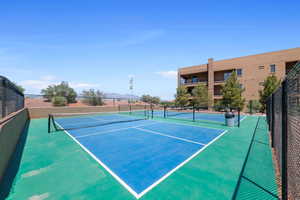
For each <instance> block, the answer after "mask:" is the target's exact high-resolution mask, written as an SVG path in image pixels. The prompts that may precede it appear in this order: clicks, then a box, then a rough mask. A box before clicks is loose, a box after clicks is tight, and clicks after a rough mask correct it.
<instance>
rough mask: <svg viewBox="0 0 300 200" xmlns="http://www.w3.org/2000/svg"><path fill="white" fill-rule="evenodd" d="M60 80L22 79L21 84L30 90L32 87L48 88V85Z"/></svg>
mask: <svg viewBox="0 0 300 200" xmlns="http://www.w3.org/2000/svg"><path fill="white" fill-rule="evenodd" d="M57 83H58V82H53V81H47V80H25V81H21V85H22V86H24V87H25V88H26V90H27V89H29V91H30V90H31V89H44V88H47V87H48V85H53V84H57Z"/></svg>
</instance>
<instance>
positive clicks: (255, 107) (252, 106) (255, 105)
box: [247, 100, 261, 114]
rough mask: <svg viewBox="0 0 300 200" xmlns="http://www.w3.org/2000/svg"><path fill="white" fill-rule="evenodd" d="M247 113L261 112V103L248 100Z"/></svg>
mask: <svg viewBox="0 0 300 200" xmlns="http://www.w3.org/2000/svg"><path fill="white" fill-rule="evenodd" d="M247 108H248V112H249V113H251V114H253V113H258V112H259V111H260V110H261V103H260V102H259V101H258V100H250V101H249V102H248V104H247Z"/></svg>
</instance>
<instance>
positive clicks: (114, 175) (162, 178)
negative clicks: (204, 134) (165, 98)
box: [55, 122, 228, 199]
mask: <svg viewBox="0 0 300 200" xmlns="http://www.w3.org/2000/svg"><path fill="white" fill-rule="evenodd" d="M55 123H56V124H57V125H58V126H60V124H58V123H57V122H55ZM162 123H163V122H162ZM170 124H171V123H170ZM180 125H181V124H180ZM186 126H188V125H186ZM60 127H61V128H62V126H60ZM195 127H198V128H201V127H200V126H195ZM62 129H63V128H62ZM217 130H221V129H217ZM64 132H65V133H66V134H67V135H68V136H69V137H71V138H72V139H73V140H74V141H75V142H76V143H77V144H78V145H79V146H80V147H81V148H82V149H83V150H84V151H86V152H87V153H88V154H89V155H90V156H91V157H92V158H93V159H95V160H96V162H98V163H99V164H100V165H101V166H102V167H103V168H104V169H106V170H107V171H108V172H109V173H110V174H111V175H112V176H113V177H114V178H115V179H116V180H117V181H118V182H119V183H120V184H121V185H123V186H124V187H125V188H126V189H127V190H128V191H129V192H130V193H131V194H132V195H133V196H134V197H135V198H137V199H139V198H140V197H142V196H143V195H144V194H146V193H147V192H148V191H150V190H151V189H152V188H154V187H155V186H156V185H158V184H159V183H161V182H162V181H163V180H165V179H166V178H167V177H169V176H170V175H171V174H173V173H174V172H175V171H177V170H178V169H179V168H181V167H182V166H183V165H185V164H186V163H187V162H189V161H190V160H192V159H193V158H194V157H196V156H197V155H198V154H199V153H201V152H202V151H203V150H204V149H206V148H207V147H208V146H209V145H211V144H212V143H213V142H215V141H216V140H218V139H219V138H220V137H221V136H223V135H224V134H225V133H227V132H228V131H227V130H225V131H223V132H222V133H221V134H220V135H219V136H217V137H216V138H214V139H213V140H212V141H210V142H209V143H207V144H206V145H205V146H204V147H202V148H201V149H199V150H198V151H197V152H195V153H194V154H193V155H192V156H190V157H189V158H187V159H186V160H185V161H183V162H182V163H180V164H179V165H177V166H176V167H175V168H174V169H172V170H171V171H169V172H168V173H167V174H165V175H164V176H163V177H161V178H160V179H159V180H157V181H156V182H154V183H153V184H152V185H150V186H149V187H147V188H146V189H145V190H144V191H142V192H141V193H139V194H137V193H136V192H135V191H134V190H133V189H132V188H131V187H130V186H129V185H127V184H126V183H125V181H123V180H122V179H121V178H120V177H119V176H118V175H116V174H115V173H114V172H113V171H112V170H110V168H109V167H108V166H106V165H105V164H104V163H103V162H102V161H100V160H99V159H98V158H97V157H96V156H95V155H94V154H93V153H91V152H90V151H89V150H88V149H87V148H85V147H84V146H83V145H82V144H81V143H80V142H79V141H78V140H77V139H76V138H75V137H73V136H72V135H71V134H70V133H69V132H68V131H66V130H64Z"/></svg>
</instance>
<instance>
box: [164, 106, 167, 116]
mask: <svg viewBox="0 0 300 200" xmlns="http://www.w3.org/2000/svg"><path fill="white" fill-rule="evenodd" d="M166 110H167V106H166V105H165V106H164V118H166Z"/></svg>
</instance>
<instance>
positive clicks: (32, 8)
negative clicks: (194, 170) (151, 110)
mask: <svg viewBox="0 0 300 200" xmlns="http://www.w3.org/2000/svg"><path fill="white" fill-rule="evenodd" d="M299 11H300V1H291V0H285V1H283V0H280V1H278V0H272V1H271V0H264V1H261V0H260V1H256V0H251V1H247V0H241V1H230V0H227V1H220V0H218V1H217V0H197V1H176V0H172V1H169V0H164V1H162V0H160V1H156V0H151V1H143V0H139V1H131V0H127V1H124V0H123V1H114V0H110V1H99V0H93V1H92V0H51V1H50V0H44V1H40V0H26V1H20V0H1V4H0V75H4V76H6V77H8V78H9V79H10V80H12V81H14V82H16V83H18V84H20V85H22V86H23V87H24V88H25V89H26V91H25V93H31V94H39V93H40V90H41V89H43V88H46V87H47V86H48V85H51V84H57V83H59V82H61V81H67V82H69V84H70V85H71V86H72V87H73V88H75V90H76V91H77V92H79V93H80V92H81V91H82V90H84V89H89V88H95V89H99V90H101V91H103V92H106V93H121V94H128V93H130V91H129V79H130V77H133V78H134V90H133V93H134V94H136V95H142V94H150V95H153V96H159V97H161V98H162V99H164V100H171V99H173V98H174V94H175V91H176V86H177V80H176V78H177V69H178V68H180V67H184V66H190V65H197V64H204V63H207V59H208V58H214V59H215V60H219V59H226V58H232V57H239V56H245V55H251V54H257V53H263V52H269V51H276V50H281V49H288V48H294V47H300V37H299V35H300V26H299V23H300V12H299Z"/></svg>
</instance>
